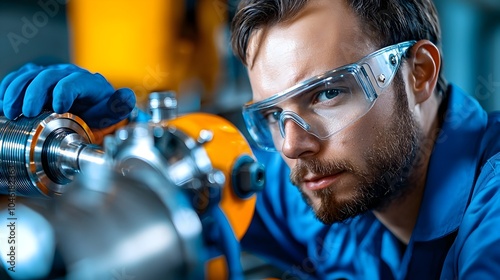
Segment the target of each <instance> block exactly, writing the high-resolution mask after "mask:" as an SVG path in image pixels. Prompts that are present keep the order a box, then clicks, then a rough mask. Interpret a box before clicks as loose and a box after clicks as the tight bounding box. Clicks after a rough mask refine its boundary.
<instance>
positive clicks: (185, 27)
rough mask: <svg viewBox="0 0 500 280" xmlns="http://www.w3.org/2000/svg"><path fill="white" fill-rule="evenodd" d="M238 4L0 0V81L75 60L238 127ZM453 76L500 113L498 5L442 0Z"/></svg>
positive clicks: (246, 93) (243, 89)
mask: <svg viewBox="0 0 500 280" xmlns="http://www.w3.org/2000/svg"><path fill="white" fill-rule="evenodd" d="M237 2H238V0H185V1H163V0H149V1H141V2H137V1H117V0H109V1H99V0H86V1H79V0H0V77H2V78H3V77H4V76H5V75H6V74H7V73H9V72H10V71H12V70H15V69H17V68H19V67H20V66H21V65H23V64H24V63H26V62H34V63H39V64H52V63H68V62H72V63H77V64H79V65H81V66H82V67H85V68H88V69H90V70H91V71H94V72H100V73H102V74H104V76H106V77H107V78H108V79H109V80H110V81H111V82H112V83H113V84H114V85H115V86H116V87H121V86H128V87H131V88H132V89H134V90H135V91H136V92H137V94H138V96H139V100H140V101H141V103H140V104H141V105H144V101H145V100H146V99H147V94H148V93H149V92H151V91H155V90H165V89H168V90H174V91H176V92H177V94H178V98H179V111H180V112H181V113H182V112H191V111H206V112H212V113H217V114H221V115H224V116H227V117H228V118H230V119H231V120H234V121H235V122H237V124H238V125H239V124H240V123H239V108H240V106H241V105H242V104H243V103H245V102H247V101H248V100H250V98H251V92H250V87H249V84H248V80H247V77H246V73H245V70H244V68H243V67H242V66H241V64H240V62H239V61H238V60H237V59H236V58H235V57H234V56H233V54H232V52H231V50H230V47H229V26H228V25H229V22H230V19H231V16H232V14H233V13H234V10H235V8H236V6H237ZM435 2H436V5H437V8H438V11H439V14H440V18H441V24H442V29H443V51H444V71H445V74H446V78H447V79H448V80H449V81H451V82H454V83H455V84H458V85H459V86H460V87H462V88H463V89H465V91H466V92H468V93H469V94H471V95H472V96H474V97H476V98H477V99H478V101H479V102H480V103H481V104H482V105H483V107H484V108H485V109H486V110H488V111H492V110H495V109H500V51H498V50H500V16H499V15H500V1H497V0H436V1H435Z"/></svg>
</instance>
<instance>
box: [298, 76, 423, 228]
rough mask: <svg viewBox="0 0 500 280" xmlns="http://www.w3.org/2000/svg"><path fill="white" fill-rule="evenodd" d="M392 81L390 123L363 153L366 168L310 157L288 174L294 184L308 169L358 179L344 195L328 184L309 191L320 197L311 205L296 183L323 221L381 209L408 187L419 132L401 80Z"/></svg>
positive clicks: (345, 218) (336, 220)
mask: <svg viewBox="0 0 500 280" xmlns="http://www.w3.org/2000/svg"><path fill="white" fill-rule="evenodd" d="M393 83H394V85H395V93H394V94H396V106H395V107H396V109H395V111H394V113H393V115H392V116H391V120H392V121H391V123H390V125H389V126H388V127H387V128H386V129H385V130H383V131H381V132H379V133H378V134H377V135H376V137H375V139H374V144H373V147H372V148H371V149H370V150H369V151H368V152H366V153H365V154H364V158H365V159H366V163H367V167H368V169H369V170H367V171H363V170H360V169H359V168H356V166H354V165H353V164H352V163H351V162H349V161H347V160H333V161H329V162H324V161H321V160H318V159H312V160H308V161H301V162H299V164H298V165H297V166H296V167H295V168H294V169H293V170H292V172H291V174H290V180H291V181H292V183H293V184H294V185H296V186H300V183H301V182H302V180H303V178H304V176H305V174H307V173H308V172H311V173H313V174H317V175H331V174H335V173H338V172H340V171H344V172H346V173H348V174H351V175H354V176H355V177H356V178H357V180H358V183H357V184H356V185H353V186H352V189H353V191H354V194H353V195H352V196H351V197H349V198H348V199H340V198H338V197H336V196H335V190H334V189H333V187H331V186H330V187H327V188H323V189H320V190H316V191H313V195H314V196H316V197H317V198H319V199H320V201H321V203H320V205H313V203H312V200H311V198H310V197H308V196H307V194H306V193H305V192H304V190H302V188H300V187H299V190H300V191H301V193H302V197H303V198H304V199H305V201H306V202H307V203H308V204H309V205H310V206H311V207H313V209H314V211H315V214H316V217H317V218H318V219H319V220H320V221H322V222H323V223H325V224H332V223H335V222H340V221H345V220H347V219H349V218H352V217H355V216H357V215H359V214H362V213H365V212H367V211H369V210H377V209H381V208H383V207H384V206H386V205H388V204H389V203H390V202H391V201H393V200H395V199H397V198H398V197H401V196H402V195H404V194H405V193H406V192H407V191H408V190H409V188H410V187H409V186H410V184H409V182H408V177H409V175H410V172H411V171H412V167H413V164H414V162H415V161H416V157H417V154H418V149H419V143H420V138H421V137H422V133H421V132H420V129H419V127H418V125H417V123H416V121H415V119H414V118H413V117H412V115H411V112H410V110H409V108H408V101H407V99H406V94H405V91H404V82H403V80H402V79H401V78H400V76H399V75H396V77H395V79H394V81H393ZM349 187H351V186H349Z"/></svg>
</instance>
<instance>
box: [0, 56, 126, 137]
mask: <svg viewBox="0 0 500 280" xmlns="http://www.w3.org/2000/svg"><path fill="white" fill-rule="evenodd" d="M135 102H136V99H135V94H134V92H133V91H132V90H130V89H128V88H122V89H118V90H116V91H115V89H114V88H113V87H112V86H111V84H110V83H109V82H108V81H107V80H106V79H105V78H104V77H103V76H102V75H100V74H97V73H96V74H92V73H90V72H89V71H87V70H85V69H82V68H80V67H77V66H75V65H72V64H57V65H51V66H46V67H44V66H38V65H34V64H31V63H29V64H26V65H24V66H23V67H21V68H20V69H19V70H17V71H14V72H12V73H10V74H8V75H7V76H6V77H5V78H4V79H3V80H2V82H1V83H0V113H3V114H4V115H5V116H6V117H7V118H9V119H14V118H16V117H18V116H19V115H20V114H21V113H22V114H23V115H25V116H26V117H34V116H37V115H38V114H40V112H41V111H42V110H43V109H44V108H48V109H51V110H53V111H54V112H56V113H65V112H70V113H73V114H75V115H77V116H79V117H80V118H82V119H83V120H84V121H85V122H86V123H87V124H88V125H89V126H90V127H91V128H104V127H108V126H111V125H113V124H116V123H118V122H119V121H121V120H123V119H125V118H126V117H127V116H128V115H129V113H130V112H131V111H132V109H133V108H134V106H135Z"/></svg>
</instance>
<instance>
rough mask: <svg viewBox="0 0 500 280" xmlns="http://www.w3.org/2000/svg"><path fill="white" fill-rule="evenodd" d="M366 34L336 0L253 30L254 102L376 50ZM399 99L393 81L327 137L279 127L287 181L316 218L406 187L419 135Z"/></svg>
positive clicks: (400, 86)
mask: <svg viewBox="0 0 500 280" xmlns="http://www.w3.org/2000/svg"><path fill="white" fill-rule="evenodd" d="M369 35H370V34H369V31H367V30H366V29H365V28H363V26H362V25H361V24H360V22H359V21H358V19H357V18H356V16H355V15H354V14H353V12H352V11H351V10H350V9H349V8H348V7H347V6H346V4H345V3H344V1H342V0H335V1H333V0H316V1H311V2H310V3H309V4H308V5H307V6H306V7H305V8H304V9H303V10H302V11H301V12H300V13H299V15H298V16H297V17H295V18H294V19H293V20H291V21H288V22H285V23H280V24H278V25H275V26H272V27H269V28H265V29H261V30H259V31H258V32H256V33H255V34H254V35H253V36H252V37H251V39H250V44H249V49H248V53H249V56H248V60H247V62H248V65H249V66H248V70H249V78H250V83H251V85H252V90H253V94H254V96H253V97H254V101H260V100H263V99H266V98H268V97H270V96H272V95H274V94H276V93H278V92H280V91H283V90H285V89H288V88H290V87H292V86H294V85H295V84H296V83H298V82H300V81H302V80H304V79H307V78H309V77H312V76H315V75H318V74H321V73H324V72H326V71H328V70H331V69H334V68H337V67H340V66H342V65H345V64H349V63H352V62H355V61H357V60H359V59H360V58H362V57H364V56H366V55H367V54H369V53H371V52H373V51H375V50H377V49H378V48H377V47H376V46H375V45H374V43H373V42H372V41H371V40H370V36H369ZM406 98H407V97H406V94H405V89H404V83H403V81H402V79H401V78H400V76H399V77H398V78H397V79H395V80H394V81H393V83H392V86H391V87H390V88H388V89H386V90H385V92H384V93H383V94H381V95H380V96H379V97H378V99H377V101H376V103H375V105H374V106H373V108H372V109H371V110H370V111H369V112H368V113H367V114H366V115H365V116H364V117H363V118H361V119H360V120H358V121H357V122H355V123H353V124H352V125H350V126H348V127H346V128H345V129H343V130H342V131H340V132H339V133H337V134H335V135H333V136H332V137H330V138H328V139H327V140H319V139H318V138H316V137H315V136H313V135H311V134H309V133H307V132H306V131H304V130H303V129H302V128H300V127H299V126H298V125H297V124H296V123H294V122H293V121H287V122H286V123H285V131H286V137H285V139H284V141H283V146H282V147H281V152H282V156H283V158H284V160H285V162H286V163H287V164H288V166H289V167H290V168H291V171H292V172H291V176H290V179H291V180H292V183H294V184H295V185H296V186H297V187H298V188H299V190H300V191H301V193H302V194H303V196H304V198H305V200H306V201H307V202H308V203H309V204H310V205H311V206H312V207H313V209H314V210H315V213H316V215H317V217H318V218H319V219H320V220H321V221H323V222H325V223H333V222H337V221H343V220H345V219H348V218H350V217H353V216H355V215H358V214H360V213H363V212H365V211H367V210H372V209H377V208H379V207H382V206H384V205H385V204H386V203H387V202H389V201H390V200H391V199H393V198H395V197H396V196H397V195H399V194H401V192H402V189H403V187H404V186H405V185H408V184H407V177H408V171H409V170H410V169H411V166H412V163H413V161H414V158H415V155H416V153H417V148H418V139H419V137H420V133H419V129H418V125H417V124H416V122H415V121H414V119H413V118H412V115H411V113H410V111H409V108H408V104H407V101H406ZM332 121H334V120H332Z"/></svg>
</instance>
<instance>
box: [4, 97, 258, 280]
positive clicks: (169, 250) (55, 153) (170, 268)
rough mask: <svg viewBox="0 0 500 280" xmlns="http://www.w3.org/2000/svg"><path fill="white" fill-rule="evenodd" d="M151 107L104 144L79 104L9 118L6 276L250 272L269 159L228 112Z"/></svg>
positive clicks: (168, 101) (157, 102) (157, 100)
mask: <svg viewBox="0 0 500 280" xmlns="http://www.w3.org/2000/svg"><path fill="white" fill-rule="evenodd" d="M150 108H151V116H152V120H151V121H149V122H146V123H140V122H131V123H130V124H129V125H127V126H125V127H123V128H120V129H118V130H117V131H116V132H115V133H114V135H111V136H107V137H106V138H105V139H104V144H103V147H101V146H97V145H94V144H92V143H93V136H92V135H93V134H92V132H91V130H90V129H89V128H88V127H87V125H86V124H85V123H84V122H83V121H82V120H81V119H79V118H78V117H77V116H74V115H71V114H69V113H66V114H56V113H51V112H44V113H42V114H41V115H40V116H38V117H36V118H30V119H28V118H24V117H20V118H19V119H17V120H15V121H10V120H7V119H5V118H1V119H0V193H1V194H2V195H3V196H0V199H1V202H0V220H1V221H2V222H4V223H6V225H2V231H0V235H1V236H0V252H1V256H0V258H1V259H2V265H3V266H4V269H5V270H4V271H2V273H4V274H0V278H2V277H11V278H14V279H203V278H206V279H224V278H230V279H238V278H241V277H242V271H241V267H240V264H239V257H240V256H239V253H240V252H239V245H238V244H239V243H238V240H239V239H240V238H241V237H242V235H243V234H244V232H245V231H246V229H247V228H248V226H249V223H250V219H251V217H252V215H253V209H254V206H255V196H254V195H253V194H254V192H255V191H258V190H261V189H262V187H263V185H264V169H263V166H261V165H260V164H259V163H257V162H255V161H254V159H253V158H252V155H251V150H250V148H249V146H248V144H247V142H246V141H245V139H244V138H243V136H242V135H241V134H240V133H239V131H238V130H237V129H236V128H235V127H234V126H233V125H232V124H231V123H229V122H228V121H226V120H224V119H222V118H220V117H217V116H215V115H210V114H203V113H193V114H187V115H184V116H179V117H178V116H176V111H175V110H176V101H175V96H173V95H172V94H170V93H155V94H152V95H150ZM2 279H3V278H2Z"/></svg>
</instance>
